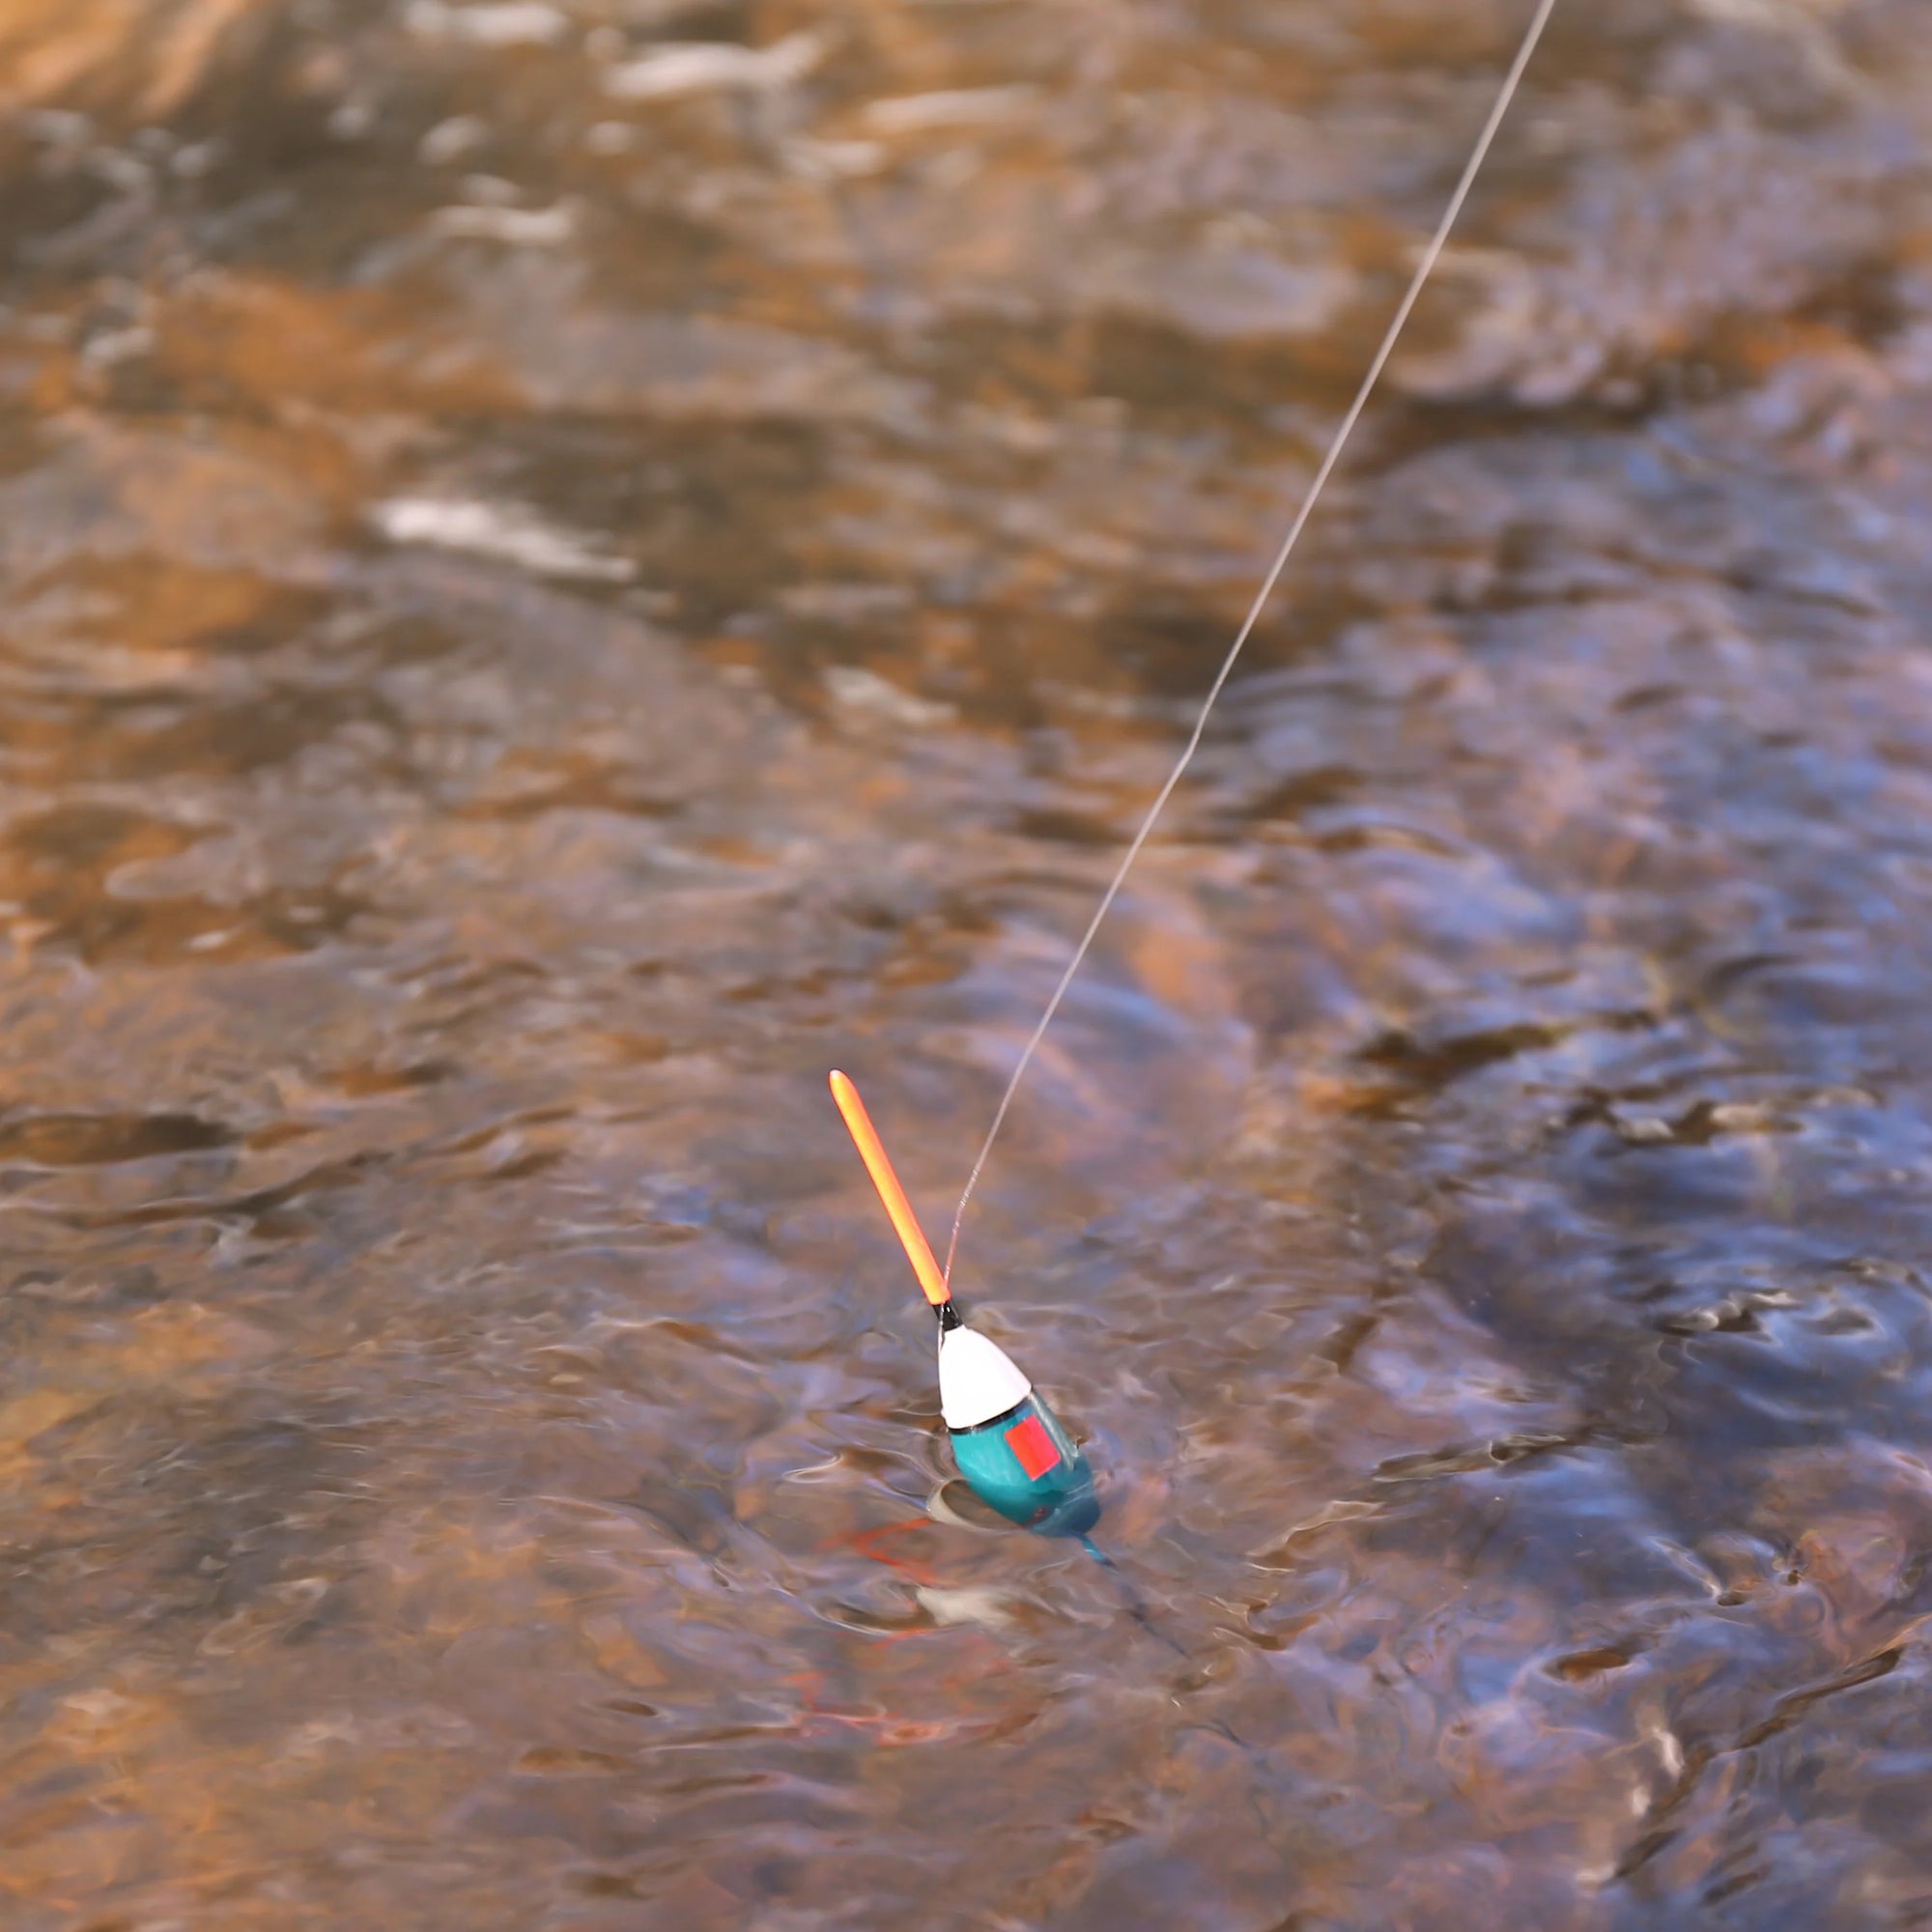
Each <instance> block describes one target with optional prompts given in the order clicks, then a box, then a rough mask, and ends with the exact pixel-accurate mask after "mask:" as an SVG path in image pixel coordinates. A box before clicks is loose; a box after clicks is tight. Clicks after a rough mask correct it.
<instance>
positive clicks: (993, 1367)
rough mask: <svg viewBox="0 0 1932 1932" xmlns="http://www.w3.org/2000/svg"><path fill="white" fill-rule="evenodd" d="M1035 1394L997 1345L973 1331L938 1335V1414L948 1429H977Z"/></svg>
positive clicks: (957, 1331) (958, 1331)
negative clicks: (944, 1419) (941, 1416)
mask: <svg viewBox="0 0 1932 1932" xmlns="http://www.w3.org/2000/svg"><path fill="white" fill-rule="evenodd" d="M1032 1393H1033V1384H1032V1383H1031V1382H1030V1381H1028V1380H1027V1378H1025V1377H1024V1376H1023V1375H1021V1374H1020V1372H1019V1370H1018V1369H1016V1368H1015V1367H1014V1366H1013V1364H1012V1362H1011V1360H1010V1359H1009V1356H1008V1354H1007V1351H1006V1350H1004V1349H1002V1348H1001V1347H1000V1345H999V1344H998V1343H997V1342H989V1341H988V1340H987V1339H986V1338H985V1336H983V1335H981V1334H979V1333H978V1332H977V1331H975V1330H974V1329H971V1328H946V1329H942V1330H941V1331H940V1336H939V1411H940V1413H941V1414H942V1415H943V1416H945V1418H946V1426H947V1428H949V1429H978V1428H979V1426H980V1424H981V1423H982V1422H991V1421H992V1420H993V1418H994V1417H995V1416H997V1415H1004V1414H1006V1412H1007V1411H1008V1409H1009V1408H1017V1407H1018V1406H1019V1405H1020V1404H1021V1403H1023V1402H1024V1401H1025V1400H1026V1399H1027V1397H1028V1396H1030V1395H1031V1394H1032Z"/></svg>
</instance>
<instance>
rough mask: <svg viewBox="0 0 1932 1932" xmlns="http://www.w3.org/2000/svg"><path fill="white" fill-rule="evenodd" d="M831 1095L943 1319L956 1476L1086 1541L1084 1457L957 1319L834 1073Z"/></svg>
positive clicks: (944, 1409)
mask: <svg viewBox="0 0 1932 1932" xmlns="http://www.w3.org/2000/svg"><path fill="white" fill-rule="evenodd" d="M832 1097H833V1098H834V1099H835V1100H836V1101H837V1102H838V1111H839V1113H840V1114H841V1115H843V1117H844V1120H845V1124H846V1126H847V1127H848V1128H849V1129H850V1131H851V1135H852V1138H853V1140H854V1141H855V1142H856V1143H857V1145H858V1149H859V1156H860V1158H861V1159H862V1160H863V1161H864V1162H865V1163H866V1171H867V1174H869V1175H870V1176H871V1178H872V1185H873V1186H874V1187H876V1188H877V1189H878V1191H879V1199H880V1200H881V1201H882V1202H883V1203H884V1204H885V1208H886V1213H887V1214H888V1216H889V1217H890V1218H891V1220H892V1224H893V1230H894V1232H895V1234H896V1235H897V1236H898V1237H899V1244H900V1245H901V1246H902V1247H903V1248H904V1249H905V1251H906V1259H907V1260H908V1261H910V1262H911V1263H912V1268H913V1273H914V1274H916V1275H917V1276H918V1277H919V1285H920V1287H921V1288H922V1289H923V1290H924V1292H925V1298H926V1300H927V1301H928V1302H929V1303H930V1304H931V1306H932V1311H933V1313H934V1315H936V1316H937V1317H938V1319H939V1403H940V1411H941V1413H942V1414H943V1415H944V1416H945V1418H946V1427H947V1430H948V1432H949V1433H950V1434H951V1435H952V1455H953V1460H954V1461H955V1462H956V1463H958V1465H959V1473H960V1474H961V1475H962V1476H963V1477H964V1478H965V1479H966V1481H967V1483H968V1484H970V1485H971V1487H972V1490H973V1492H974V1494H976V1495H977V1496H979V1497H980V1500H981V1501H982V1502H984V1503H985V1504H986V1505H987V1506H988V1507H989V1508H991V1509H994V1510H997V1511H998V1512H999V1513H1000V1515H1001V1516H1003V1517H1005V1518H1006V1519H1007V1520H1008V1521H1009V1522H1016V1523H1018V1524H1020V1526H1021V1527H1022V1528H1025V1529H1032V1530H1037V1531H1038V1532H1039V1533H1040V1534H1041V1535H1044V1536H1085V1535H1086V1534H1087V1532H1088V1531H1089V1530H1091V1529H1092V1528H1093V1527H1094V1524H1095V1523H1096V1522H1098V1521H1099V1520H1100V1504H1099V1500H1098V1498H1097V1497H1096V1496H1095V1495H1094V1472H1093V1470H1092V1469H1091V1468H1090V1467H1089V1466H1088V1463H1087V1459H1086V1458H1085V1457H1084V1456H1083V1455H1081V1453H1080V1451H1079V1449H1078V1447H1077V1446H1076V1445H1075V1443H1074V1441H1073V1438H1072V1437H1071V1436H1070V1435H1067V1433H1066V1431H1065V1427H1064V1426H1063V1425H1062V1423H1061V1421H1060V1418H1059V1417H1058V1416H1056V1415H1055V1414H1054V1412H1053V1411H1052V1409H1050V1408H1049V1407H1048V1406H1046V1404H1045V1403H1044V1402H1042V1401H1041V1400H1040V1398H1039V1397H1038V1396H1037V1395H1036V1394H1035V1393H1034V1387H1033V1384H1032V1383H1031V1382H1030V1381H1028V1379H1027V1378H1026V1377H1025V1376H1024V1375H1023V1374H1022V1373H1021V1372H1020V1370H1019V1368H1018V1366H1017V1365H1016V1364H1015V1363H1014V1362H1013V1360H1012V1358H1011V1357H1010V1356H1009V1355H1008V1353H1007V1352H1006V1350H1004V1349H1002V1348H1001V1347H1000V1346H999V1344H998V1343H996V1342H994V1341H992V1340H990V1339H989V1338H988V1337H987V1336H984V1335H982V1334H980V1332H979V1331H978V1330H977V1329H974V1328H969V1327H967V1326H966V1324H965V1322H964V1321H962V1320H961V1319H960V1316H959V1310H958V1307H957V1306H956V1304H955V1303H954V1301H953V1299H952V1286H951V1284H950V1283H949V1282H948V1281H947V1279H946V1277H945V1275H944V1274H942V1273H941V1271H940V1268H939V1264H938V1263H937V1262H936V1261H935V1260H934V1259H933V1253H932V1249H931V1247H930V1246H929V1245H928V1243H927V1241H926V1238H925V1235H924V1233H923V1230H922V1229H921V1227H920V1225H919V1220H918V1217H917V1216H916V1215H915V1214H914V1213H913V1211H912V1203H911V1202H910V1201H908V1200H907V1199H906V1192H905V1189H904V1188H903V1187H901V1186H900V1185H899V1178H898V1176H897V1175H896V1174H895V1172H894V1171H893V1164H892V1162H891V1160H890V1159H888V1158H887V1155H886V1150H885V1145H884V1143H883V1142H882V1141H881V1140H880V1139H879V1135H878V1129H877V1128H875V1127H874V1126H873V1125H872V1119H871V1116H870V1115H869V1114H867V1111H866V1103H865V1101H864V1100H862V1099H861V1098H860V1097H859V1090H858V1088H856V1087H855V1086H853V1084H852V1083H851V1081H850V1080H848V1079H847V1078H846V1077H845V1075H844V1074H842V1073H834V1074H833V1075H832Z"/></svg>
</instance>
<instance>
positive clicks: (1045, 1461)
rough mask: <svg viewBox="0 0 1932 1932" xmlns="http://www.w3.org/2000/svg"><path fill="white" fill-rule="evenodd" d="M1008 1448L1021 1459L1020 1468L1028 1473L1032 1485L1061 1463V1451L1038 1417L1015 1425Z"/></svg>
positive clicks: (1033, 1416) (1009, 1431)
mask: <svg viewBox="0 0 1932 1932" xmlns="http://www.w3.org/2000/svg"><path fill="white" fill-rule="evenodd" d="M1007 1447H1008V1448H1009V1449H1010V1450H1011V1451H1012V1452H1013V1454H1014V1455H1015V1456H1016V1457H1018V1458H1019V1464H1020V1467H1021V1468H1022V1469H1024V1470H1025V1471H1026V1472H1027V1481H1028V1482H1030V1483H1037V1482H1038V1481H1039V1479H1040V1478H1041V1477H1042V1476H1043V1475H1045V1474H1046V1472H1047V1471H1048V1470H1049V1469H1050V1468H1052V1467H1053V1465H1054V1464H1055V1463H1058V1462H1059V1461H1060V1451H1059V1450H1058V1449H1057V1448H1056V1447H1055V1446H1054V1441H1053V1437H1052V1436H1051V1435H1048V1434H1047V1433H1046V1424H1045V1423H1043V1422H1042V1421H1041V1420H1040V1419H1039V1417H1038V1416H1037V1415H1030V1416H1028V1417H1027V1419H1026V1420H1025V1421H1024V1422H1016V1423H1014V1424H1013V1426H1012V1427H1011V1428H1010V1429H1009V1430H1008V1431H1007Z"/></svg>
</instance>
